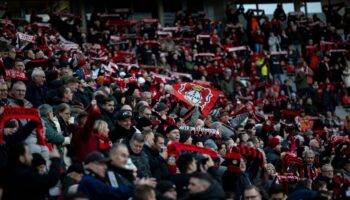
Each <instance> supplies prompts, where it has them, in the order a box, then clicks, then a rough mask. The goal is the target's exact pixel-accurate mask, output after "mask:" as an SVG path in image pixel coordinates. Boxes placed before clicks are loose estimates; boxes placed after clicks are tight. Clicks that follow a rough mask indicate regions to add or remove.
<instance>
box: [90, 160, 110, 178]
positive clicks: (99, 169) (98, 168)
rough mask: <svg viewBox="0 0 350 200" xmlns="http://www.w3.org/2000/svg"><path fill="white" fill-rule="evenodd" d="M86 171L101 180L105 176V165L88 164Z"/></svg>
mask: <svg viewBox="0 0 350 200" xmlns="http://www.w3.org/2000/svg"><path fill="white" fill-rule="evenodd" d="M88 169H90V170H91V171H93V172H94V173H95V174H97V175H98V176H100V177H101V178H104V177H105V176H106V170H107V165H106V163H100V162H92V163H89V164H88Z"/></svg>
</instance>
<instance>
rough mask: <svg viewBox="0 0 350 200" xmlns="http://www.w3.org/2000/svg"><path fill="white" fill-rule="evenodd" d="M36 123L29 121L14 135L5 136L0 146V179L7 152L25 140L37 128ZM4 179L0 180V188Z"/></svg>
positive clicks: (6, 159) (3, 171) (5, 164)
mask: <svg viewBox="0 0 350 200" xmlns="http://www.w3.org/2000/svg"><path fill="white" fill-rule="evenodd" d="M37 125H38V123H37V122H36V121H29V122H28V123H27V124H26V125H25V126H23V127H22V128H20V129H18V130H17V131H16V132H15V133H13V134H11V135H7V136H5V138H4V140H5V142H4V144H1V145H0V161H1V162H0V177H4V176H5V171H6V167H7V164H8V154H7V153H8V151H9V148H10V147H11V146H12V145H14V144H16V143H19V142H22V141H23V140H25V139H26V138H27V137H28V136H29V135H30V134H31V133H32V131H33V130H34V129H35V128H36V127H37ZM3 181H4V179H2V178H1V179H0V187H2V185H3Z"/></svg>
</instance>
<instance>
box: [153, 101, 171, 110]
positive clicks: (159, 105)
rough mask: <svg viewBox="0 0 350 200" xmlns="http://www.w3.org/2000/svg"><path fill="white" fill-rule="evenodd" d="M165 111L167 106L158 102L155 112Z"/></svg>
mask: <svg viewBox="0 0 350 200" xmlns="http://www.w3.org/2000/svg"><path fill="white" fill-rule="evenodd" d="M166 109H168V106H167V105H166V104H165V103H162V102H160V103H158V104H157V106H156V108H155V111H157V112H161V111H164V110H166Z"/></svg>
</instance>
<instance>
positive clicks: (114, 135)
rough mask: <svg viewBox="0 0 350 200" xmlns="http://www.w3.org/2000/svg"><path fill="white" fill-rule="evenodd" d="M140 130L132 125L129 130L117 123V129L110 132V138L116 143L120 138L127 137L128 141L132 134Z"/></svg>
mask: <svg viewBox="0 0 350 200" xmlns="http://www.w3.org/2000/svg"><path fill="white" fill-rule="evenodd" d="M136 132H138V130H137V129H136V128H135V127H133V126H132V127H130V129H129V130H127V129H125V128H123V127H121V126H120V125H119V124H118V123H117V124H116V125H115V129H113V130H112V131H110V132H109V138H110V139H111V141H112V142H113V143H115V142H116V141H117V140H120V139H126V143H127V141H128V140H129V139H130V138H131V136H132V135H133V134H134V133H136Z"/></svg>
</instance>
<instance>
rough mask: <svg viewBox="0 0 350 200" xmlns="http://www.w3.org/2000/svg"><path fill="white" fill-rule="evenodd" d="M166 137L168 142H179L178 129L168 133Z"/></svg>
mask: <svg viewBox="0 0 350 200" xmlns="http://www.w3.org/2000/svg"><path fill="white" fill-rule="evenodd" d="M167 137H168V139H169V140H170V141H175V142H179V140H180V131H179V130H178V129H175V130H172V131H170V133H168V134H167Z"/></svg>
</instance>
